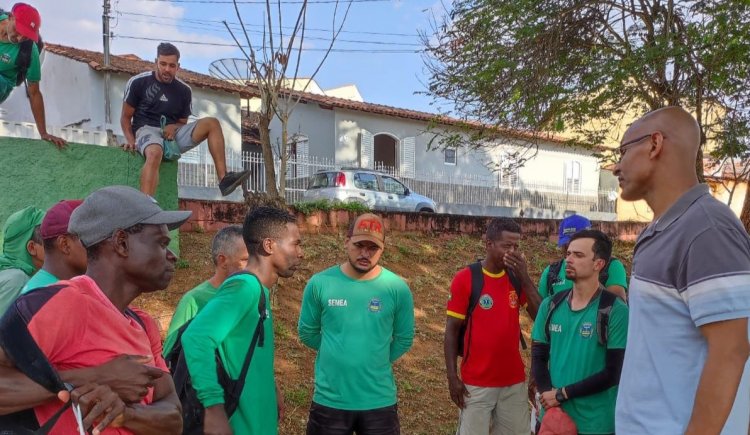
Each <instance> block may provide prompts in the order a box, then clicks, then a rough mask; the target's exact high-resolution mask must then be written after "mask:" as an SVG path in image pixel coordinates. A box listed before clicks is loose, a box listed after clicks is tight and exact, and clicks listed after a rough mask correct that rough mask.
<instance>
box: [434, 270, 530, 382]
mask: <svg viewBox="0 0 750 435" xmlns="http://www.w3.org/2000/svg"><path fill="white" fill-rule="evenodd" d="M482 271H483V272H484V274H483V276H484V288H483V289H482V292H481V293H480V296H479V300H478V301H477V305H476V306H475V307H474V311H473V312H472V313H471V317H470V318H469V324H468V325H467V327H466V335H465V336H464V349H465V352H467V355H468V357H467V358H464V359H462V361H461V380H463V382H464V383H465V384H469V385H472V386H475V387H507V386H510V385H515V384H518V383H520V382H523V381H524V380H526V371H525V369H524V365H523V361H522V360H521V352H520V350H519V347H520V339H519V337H520V334H521V325H520V323H519V321H518V315H519V307H520V306H523V305H525V304H526V296H525V295H523V294H522V295H521V298H520V300H519V297H518V294H517V293H516V291H515V290H514V289H513V286H512V285H511V284H510V280H509V279H508V275H507V274H506V273H505V271H503V272H500V273H499V274H491V273H489V272H487V271H486V270H484V269H482ZM470 295H471V270H470V269H469V268H468V267H467V268H464V269H462V270H461V271H459V272H458V273H457V274H456V276H455V277H454V278H453V282H452V283H451V297H450V299H449V300H448V315H449V316H451V317H455V318H457V319H461V320H463V319H465V318H466V312H467V310H468V307H469V296H470Z"/></svg>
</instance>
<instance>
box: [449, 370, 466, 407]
mask: <svg viewBox="0 0 750 435" xmlns="http://www.w3.org/2000/svg"><path fill="white" fill-rule="evenodd" d="M448 390H450V393H451V400H452V401H453V403H455V404H456V406H458V407H459V408H461V409H464V408H465V407H466V403H465V402H464V397H469V396H470V394H469V391H468V390H467V389H466V385H464V383H463V382H462V381H461V379H458V377H457V376H454V377H451V378H448Z"/></svg>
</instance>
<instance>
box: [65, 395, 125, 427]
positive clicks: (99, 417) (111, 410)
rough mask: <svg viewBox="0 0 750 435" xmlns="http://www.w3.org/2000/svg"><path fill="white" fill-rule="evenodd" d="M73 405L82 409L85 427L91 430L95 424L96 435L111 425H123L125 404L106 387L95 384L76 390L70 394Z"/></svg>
mask: <svg viewBox="0 0 750 435" xmlns="http://www.w3.org/2000/svg"><path fill="white" fill-rule="evenodd" d="M70 397H71V399H72V400H73V403H76V404H78V405H79V406H80V407H81V414H82V415H83V427H84V429H86V430H87V429H89V428H90V427H91V426H92V425H93V424H94V423H95V422H98V423H97V424H96V427H94V431H93V433H94V435H98V434H100V433H101V432H102V431H103V430H104V429H105V428H106V427H107V426H110V425H111V424H116V425H122V423H123V418H124V417H123V413H124V412H125V403H124V402H123V401H122V400H120V398H119V397H118V396H117V394H116V393H115V392H114V391H112V389H110V388H109V387H108V386H106V385H98V384H94V383H90V384H86V385H83V386H80V387H77V388H74V389H73V391H71V393H70Z"/></svg>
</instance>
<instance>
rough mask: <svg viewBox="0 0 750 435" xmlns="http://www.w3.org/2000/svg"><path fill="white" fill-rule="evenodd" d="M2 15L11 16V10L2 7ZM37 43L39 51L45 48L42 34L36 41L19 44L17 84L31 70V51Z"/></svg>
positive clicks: (22, 80)
mask: <svg viewBox="0 0 750 435" xmlns="http://www.w3.org/2000/svg"><path fill="white" fill-rule="evenodd" d="M0 15H6V16H10V12H8V11H6V10H4V9H2V8H0ZM34 44H36V46H37V48H38V50H39V53H41V52H42V50H43V49H44V42H43V41H42V36H41V35H39V41H38V42H34V41H32V40H30V39H27V40H25V41H23V42H21V43H20V44H19V46H20V47H19V48H18V55H17V56H16V86H20V85H21V83H24V82H25V81H26V73H27V72H28V71H29V67H30V66H31V56H32V55H31V53H32V50H33V48H34Z"/></svg>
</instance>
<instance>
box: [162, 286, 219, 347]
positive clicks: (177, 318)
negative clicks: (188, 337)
mask: <svg viewBox="0 0 750 435" xmlns="http://www.w3.org/2000/svg"><path fill="white" fill-rule="evenodd" d="M217 290H218V289H217V288H216V287H214V286H213V285H211V283H210V282H208V281H204V282H202V283H200V284H198V285H197V286H196V287H195V288H193V289H192V290H190V291H189V292H187V293H185V294H184V295H183V296H182V299H180V302H179V303H178V304H177V308H175V310H174V315H173V316H172V321H171V322H170V323H169V329H168V330H167V338H166V340H164V356H167V354H168V353H169V351H171V350H172V347H173V346H174V343H175V341H176V340H177V330H178V329H180V327H181V326H182V325H184V324H185V323H187V322H188V321H190V320H191V319H192V318H193V317H195V315H196V314H198V311H200V310H201V309H203V307H205V306H206V304H207V303H208V301H209V300H211V298H213V297H214V295H215V294H216V291H217Z"/></svg>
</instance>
